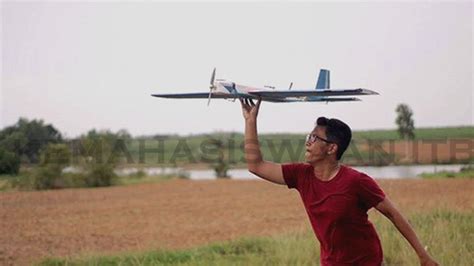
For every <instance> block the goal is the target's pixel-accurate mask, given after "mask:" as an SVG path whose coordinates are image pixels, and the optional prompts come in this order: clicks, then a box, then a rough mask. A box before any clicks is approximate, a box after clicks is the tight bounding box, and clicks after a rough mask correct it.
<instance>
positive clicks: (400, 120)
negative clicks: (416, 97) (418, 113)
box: [395, 103, 415, 139]
mask: <svg viewBox="0 0 474 266" xmlns="http://www.w3.org/2000/svg"><path fill="white" fill-rule="evenodd" d="M395 111H396V112H397V118H396V119H395V123H396V124H397V127H398V134H399V135H400V138H402V139H414V138H415V121H413V111H412V110H411V109H410V107H409V106H408V105H406V104H403V103H402V104H399V105H398V106H397V108H396V109H395Z"/></svg>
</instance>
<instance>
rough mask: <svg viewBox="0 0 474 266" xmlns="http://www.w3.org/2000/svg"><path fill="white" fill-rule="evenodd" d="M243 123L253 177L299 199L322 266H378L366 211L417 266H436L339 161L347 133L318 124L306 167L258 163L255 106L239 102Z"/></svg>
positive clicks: (375, 192) (372, 188) (367, 183)
mask: <svg viewBox="0 0 474 266" xmlns="http://www.w3.org/2000/svg"><path fill="white" fill-rule="evenodd" d="M240 102H241V104H242V112H243V115H244V118H245V159H246V160H247V164H248V169H249V171H250V172H252V173H254V174H255V175H257V176H259V177H261V178H263V179H265V180H268V181H270V182H273V183H277V184H282V185H287V186H288V187H289V188H295V189H296V190H298V192H299V193H300V195H301V199H302V200H303V203H304V206H305V209H306V212H307V213H308V216H309V220H310V222H311V226H312V227H313V231H314V233H315V235H316V237H317V238H318V240H319V242H320V244H321V245H320V246H321V264H322V265H331V266H333V265H381V264H382V260H383V253H382V246H381V244H380V240H379V237H378V236H377V232H376V231H375V228H374V226H373V225H372V223H370V222H369V220H368V217H367V211H368V210H369V209H370V208H372V207H375V208H376V209H377V210H378V211H380V212H381V213H382V214H384V215H385V216H386V217H387V218H389V219H390V221H392V223H393V224H394V225H395V226H396V227H397V229H398V230H399V231H400V233H401V234H402V235H403V236H404V237H405V238H406V239H407V240H408V242H409V243H410V244H411V246H412V247H413V249H414V250H415V252H416V253H417V255H418V257H419V259H420V265H438V264H437V263H436V262H435V261H434V260H433V259H432V258H431V257H430V256H429V254H428V253H427V252H426V250H425V249H424V248H423V246H422V245H421V243H420V241H419V240H418V238H417V236H416V234H415V232H414V231H413V229H412V228H411V226H410V224H409V223H408V221H407V220H406V219H405V218H404V217H403V216H402V215H401V214H400V212H399V211H398V210H397V209H396V208H395V207H394V206H393V204H392V203H391V202H390V200H389V199H388V198H387V197H386V196H385V194H384V192H383V191H382V189H381V188H380V187H379V186H378V185H377V183H376V182H375V181H374V180H373V179H372V178H371V177H369V176H367V175H365V174H363V173H360V172H358V171H356V170H354V169H352V168H350V167H347V166H344V165H341V164H340V163H339V160H340V159H341V157H342V154H343V153H344V151H345V150H346V149H347V147H348V146H349V143H350V141H351V137H352V133H351V129H350V128H349V126H347V125H346V124H345V123H344V122H342V121H340V120H338V119H327V118H325V117H320V118H318V120H317V122H316V127H315V128H314V129H313V131H312V132H311V134H310V135H308V136H307V139H306V153H305V159H306V163H297V164H283V165H281V164H277V163H273V162H269V161H264V160H263V158H262V154H261V152H260V147H259V143H258V135H257V115H258V111H259V107H260V103H261V100H259V101H258V102H257V104H254V103H253V101H252V100H249V99H245V100H242V99H241V100H240Z"/></svg>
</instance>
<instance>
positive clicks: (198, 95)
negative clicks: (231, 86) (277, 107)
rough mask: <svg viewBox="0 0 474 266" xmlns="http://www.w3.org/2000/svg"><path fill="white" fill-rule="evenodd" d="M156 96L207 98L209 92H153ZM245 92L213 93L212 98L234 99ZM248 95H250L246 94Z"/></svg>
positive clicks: (242, 95)
mask: <svg viewBox="0 0 474 266" xmlns="http://www.w3.org/2000/svg"><path fill="white" fill-rule="evenodd" d="M151 96H154V97H161V98H176V99H207V98H208V97H209V92H197V93H175V94H152V95H151ZM244 96H245V94H239V93H235V94H230V93H216V92H213V93H211V98H215V99H216V98H217V99H234V98H239V97H244ZM246 96H247V97H248V95H246Z"/></svg>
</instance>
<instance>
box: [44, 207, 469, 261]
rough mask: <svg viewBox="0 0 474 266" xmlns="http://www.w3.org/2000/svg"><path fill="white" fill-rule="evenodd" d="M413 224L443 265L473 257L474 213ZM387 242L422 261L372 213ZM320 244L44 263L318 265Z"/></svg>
mask: <svg viewBox="0 0 474 266" xmlns="http://www.w3.org/2000/svg"><path fill="white" fill-rule="evenodd" d="M409 220H410V222H411V224H412V225H413V226H414V228H416V231H417V233H418V235H419V237H420V238H421V239H423V240H424V243H425V244H426V247H427V248H428V250H429V252H430V253H431V254H432V255H433V257H435V258H436V260H437V261H438V262H439V263H440V265H458V266H470V265H473V263H474V235H473V234H474V233H473V232H474V213H473V212H472V211H471V212H466V213H461V212H455V211H449V210H431V211H430V212H428V213H421V214H411V215H410V216H409ZM372 221H373V222H374V223H375V226H376V228H377V231H378V233H379V235H380V238H381V242H382V243H383V250H384V262H385V264H386V265H417V264H418V259H417V257H416V256H415V254H414V252H413V250H412V249H411V248H410V247H409V245H408V243H407V242H406V241H405V239H403V238H402V237H401V235H400V234H399V233H398V232H397V231H396V230H395V228H394V227H393V225H392V224H391V223H390V222H388V220H387V219H385V218H383V217H381V216H380V215H372ZM318 260H319V248H318V243H317V242H316V241H315V237H314V236H313V234H312V232H309V231H305V232H296V233H292V234H286V235H280V236H274V237H267V238H242V239H239V240H235V241H229V242H223V243H215V244H212V245H207V246H203V247H198V248H193V249H186V250H178V251H166V250H161V251H151V252H146V253H135V254H124V255H121V256H95V257H88V258H82V259H76V260H67V259H66V260H64V259H47V260H45V261H43V262H42V263H41V265H51V266H53V265H203V266H204V265H315V264H316V265H318Z"/></svg>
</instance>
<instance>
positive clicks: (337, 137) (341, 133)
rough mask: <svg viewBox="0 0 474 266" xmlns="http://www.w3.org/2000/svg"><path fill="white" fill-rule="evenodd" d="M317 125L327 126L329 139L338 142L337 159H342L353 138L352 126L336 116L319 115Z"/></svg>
mask: <svg viewBox="0 0 474 266" xmlns="http://www.w3.org/2000/svg"><path fill="white" fill-rule="evenodd" d="M316 125H317V126H323V127H326V137H327V139H328V141H330V142H332V143H335V144H337V147H338V149H337V154H336V158H337V160H340V159H341V157H342V154H344V152H345V151H346V149H347V147H348V146H349V143H350V142H351V138H352V131H351V128H350V127H349V126H348V125H347V124H346V123H344V122H342V121H341V120H339V119H336V118H326V117H324V116H321V117H319V118H318V119H317V120H316Z"/></svg>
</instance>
